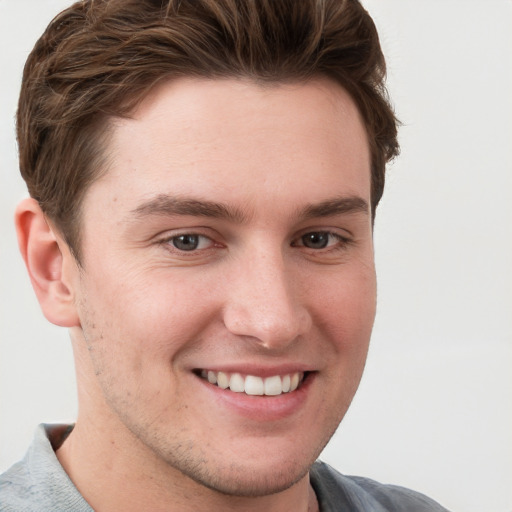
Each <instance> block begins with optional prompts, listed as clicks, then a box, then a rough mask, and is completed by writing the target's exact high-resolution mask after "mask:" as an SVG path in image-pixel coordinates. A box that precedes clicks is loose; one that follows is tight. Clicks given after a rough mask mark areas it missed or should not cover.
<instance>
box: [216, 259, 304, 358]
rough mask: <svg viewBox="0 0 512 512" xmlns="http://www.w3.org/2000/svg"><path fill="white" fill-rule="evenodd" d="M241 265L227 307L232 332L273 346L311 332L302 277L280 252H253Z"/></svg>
mask: <svg viewBox="0 0 512 512" xmlns="http://www.w3.org/2000/svg"><path fill="white" fill-rule="evenodd" d="M241 267H242V268H238V269H237V270H238V272H237V273H236V274H237V275H236V276H233V279H232V280H230V281H231V284H230V286H229V290H230V292H229V297H228V299H227V301H226V303H225V307H224V311H223V315H224V324H225V326H226V327H227V329H228V330H229V331H230V332H232V333H233V334H236V335H238V336H243V337H247V338H252V339H253V340H255V341H256V342H258V343H260V344H261V345H262V346H264V347H265V348H267V349H273V350H282V349H284V348H286V347H287V346H288V345H289V344H292V343H293V342H294V341H295V340H297V338H298V337H300V336H301V335H303V334H305V333H307V332H308V330H309V329H310V327H311V323H312V322H311V316H310V313H309V311H308V308H307V306H306V304H305V297H304V296H302V295H301V286H300V279H296V278H297V275H296V273H295V272H294V270H293V268H292V267H293V265H292V266H287V265H286V264H285V261H284V259H283V256H282V254H280V252H278V251H277V254H274V255H272V254H270V253H268V252H265V253H263V254H262V253H261V252H260V253H259V254H253V255H252V257H250V258H248V259H246V260H245V261H244V263H243V265H242V266H241ZM294 278H295V279H294Z"/></svg>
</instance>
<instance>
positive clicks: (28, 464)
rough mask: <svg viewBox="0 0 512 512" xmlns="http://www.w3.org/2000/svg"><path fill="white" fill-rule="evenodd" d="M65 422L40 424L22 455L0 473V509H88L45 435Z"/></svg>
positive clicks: (82, 511)
mask: <svg viewBox="0 0 512 512" xmlns="http://www.w3.org/2000/svg"><path fill="white" fill-rule="evenodd" d="M64 428H68V427H67V426H45V425H40V426H39V427H38V429H37V431H36V434H35V436H34V441H33V443H32V444H31V446H30V447H29V449H28V451H27V453H26V454H25V457H24V458H23V459H22V460H21V461H20V462H17V463H16V464H14V465H13V466H12V467H11V468H10V469H8V470H7V471H6V472H5V473H3V474H2V475H0V512H14V511H16V512H29V511H30V512H42V511H48V510H55V511H64V510H74V511H77V512H90V511H91V510H92V509H91V508H90V507H89V506H88V505H87V502H86V501H85V500H84V499H83V497H82V496H81V495H80V493H79V492H78V490H77V489H76V487H75V486H74V485H73V483H72V482H71V480H70V479H69V477H68V476H67V474H66V472H65V471H64V469H63V468H62V466H61V465H60V463H59V461H58V459H57V457H56V455H55V452H54V451H53V447H52V443H51V442H50V439H49V438H48V435H51V434H56V435H59V434H60V433H62V432H63V431H64Z"/></svg>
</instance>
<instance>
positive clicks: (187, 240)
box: [172, 235, 199, 251]
mask: <svg viewBox="0 0 512 512" xmlns="http://www.w3.org/2000/svg"><path fill="white" fill-rule="evenodd" d="M172 244H173V245H174V247H176V249H179V250H180V251H193V250H194V249H197V247H198V245H199V236H197V235H180V236H177V237H175V238H173V240H172Z"/></svg>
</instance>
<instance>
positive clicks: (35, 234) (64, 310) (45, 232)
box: [15, 198, 80, 327]
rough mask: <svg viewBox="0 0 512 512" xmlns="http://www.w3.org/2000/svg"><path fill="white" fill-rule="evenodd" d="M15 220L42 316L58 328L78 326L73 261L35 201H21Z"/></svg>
mask: <svg viewBox="0 0 512 512" xmlns="http://www.w3.org/2000/svg"><path fill="white" fill-rule="evenodd" d="M15 220H16V233H17V235H18V245H19V248H20V252H21V255H22V257H23V259H24V261H25V265H26V267H27V271H28V274H29V276H30V281H31V282H32V286H33V288H34V291H35V293H36V296H37V299H38V301H39V304H40V305H41V309H42V311H43V314H44V316H45V317H46V318H47V319H48V320H49V321H50V322H51V323H53V324H55V325H59V326H61V327H75V326H78V325H80V322H79V319H78V315H77V311H76V308H75V302H74V299H75V296H74V290H73V285H72V279H71V278H72V276H71V275H70V273H71V269H73V268H76V262H75V261H74V258H73V256H72V255H71V252H70V251H69V249H68V247H67V245H66V244H65V242H64V241H63V240H62V239H61V238H60V237H59V236H58V235H57V234H56V233H55V230H54V229H52V227H51V225H50V224H49V223H48V222H47V219H46V217H45V215H44V213H43V211H42V210H41V207H40V206H39V203H38V202H37V201H36V200H35V199H32V198H28V199H24V200H23V201H21V203H20V204H19V205H18V207H17V208H16V214H15Z"/></svg>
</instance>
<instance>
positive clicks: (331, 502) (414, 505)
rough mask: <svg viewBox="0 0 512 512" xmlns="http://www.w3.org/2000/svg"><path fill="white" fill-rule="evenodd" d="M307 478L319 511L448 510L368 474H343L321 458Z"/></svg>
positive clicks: (402, 511)
mask: <svg viewBox="0 0 512 512" xmlns="http://www.w3.org/2000/svg"><path fill="white" fill-rule="evenodd" d="M310 478H311V485H312V486H313V488H314V489H315V492H316V494H317V498H318V501H319V503H320V510H321V511H322V512H331V511H332V512H334V511H336V510H347V512H348V511H350V512H411V511H414V512H447V510H446V509H445V508H443V507H442V506H441V505H439V504H438V503H436V502H435V501H434V500H432V499H430V498H428V497H427V496H425V495H423V494H421V493H418V492H415V491H412V490H410V489H406V488H405V487H399V486H395V485H385V484H381V483H379V482H376V481H375V480H371V479H369V478H363V477H358V476H345V475H342V474H340V473H338V472H337V471H336V470H335V469H333V468H332V467H331V466H329V465H328V464H325V463H323V462H316V463H315V464H314V465H313V467H312V469H311V472H310Z"/></svg>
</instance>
